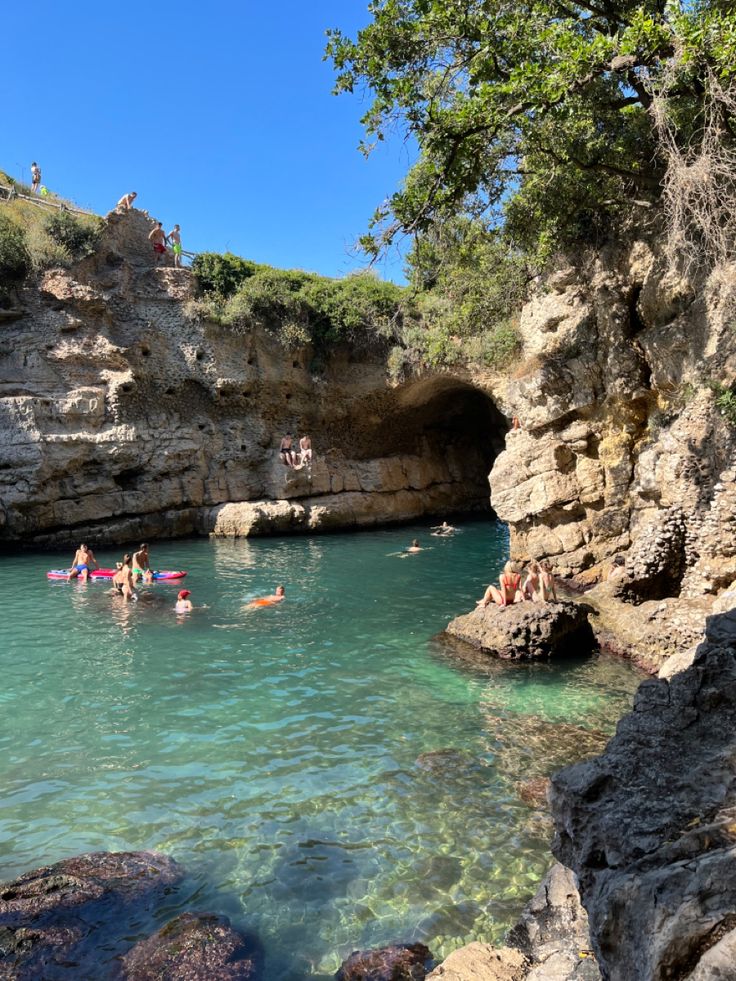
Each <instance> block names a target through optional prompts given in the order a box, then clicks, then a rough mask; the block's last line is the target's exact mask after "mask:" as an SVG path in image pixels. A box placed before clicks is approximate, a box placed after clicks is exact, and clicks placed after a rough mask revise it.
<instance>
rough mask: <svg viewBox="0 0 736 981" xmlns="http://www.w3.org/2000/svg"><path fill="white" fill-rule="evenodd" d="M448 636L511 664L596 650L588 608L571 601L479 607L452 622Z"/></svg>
mask: <svg viewBox="0 0 736 981" xmlns="http://www.w3.org/2000/svg"><path fill="white" fill-rule="evenodd" d="M447 633H448V634H450V635H451V636H452V637H458V638H459V639H460V640H464V641H466V642H467V643H468V644H472V645H473V647H476V648H479V649H480V650H483V651H486V652H487V653H488V654H492V655H494V656H495V657H500V658H503V659H505V660H511V661H520V660H533V659H538V658H550V657H556V656H559V655H565V654H567V655H569V654H588V653H590V651H592V650H593V649H594V647H595V639H594V637H593V631H592V629H591V627H590V624H589V623H588V618H587V615H586V611H585V607H584V606H582V605H580V604H579V603H570V602H561V603H517V604H515V605H514V606H507V607H500V606H495V605H491V606H486V607H477V608H476V609H475V610H473V612H472V613H466V614H465V615H464V616H460V617H456V618H455V619H454V620H451V621H450V623H449V624H448V625H447Z"/></svg>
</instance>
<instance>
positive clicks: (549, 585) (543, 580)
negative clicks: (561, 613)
mask: <svg viewBox="0 0 736 981" xmlns="http://www.w3.org/2000/svg"><path fill="white" fill-rule="evenodd" d="M539 566H540V568H541V573H540V576H539V598H540V599H541V601H542V602H543V603H549V601H550V600H554V601H555V602H557V588H556V586H555V577H554V576H553V575H552V568H551V566H550V564H549V562H548V561H547V560H546V559H545V560H544V562H540V563H539Z"/></svg>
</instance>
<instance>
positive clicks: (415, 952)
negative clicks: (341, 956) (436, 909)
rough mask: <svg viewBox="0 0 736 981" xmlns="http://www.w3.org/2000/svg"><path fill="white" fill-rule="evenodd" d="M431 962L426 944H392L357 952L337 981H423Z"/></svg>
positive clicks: (339, 973) (342, 970) (337, 975)
mask: <svg viewBox="0 0 736 981" xmlns="http://www.w3.org/2000/svg"><path fill="white" fill-rule="evenodd" d="M431 962H432V954H431V953H430V951H429V950H428V948H427V947H425V946H424V944H392V945H390V946H388V947H381V948H380V949H378V950H365V951H360V950H357V951H355V952H354V953H352V954H351V955H350V957H348V958H347V960H345V961H344V962H343V964H342V967H341V968H340V970H339V971H338V972H337V974H336V975H335V981H423V979H424V978H425V977H426V976H427V971H428V969H429V966H430V965H431Z"/></svg>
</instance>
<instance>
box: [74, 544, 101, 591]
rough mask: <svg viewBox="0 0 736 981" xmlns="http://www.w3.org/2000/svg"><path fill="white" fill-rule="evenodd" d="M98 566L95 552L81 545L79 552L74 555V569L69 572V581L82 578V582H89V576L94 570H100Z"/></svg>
mask: <svg viewBox="0 0 736 981" xmlns="http://www.w3.org/2000/svg"><path fill="white" fill-rule="evenodd" d="M99 568H100V567H99V565H98V564H97V559H96V558H95V555H94V552H93V551H92V549H91V548H87V546H86V545H80V546H79V548H78V549H77V551H76V552H75V553H74V561H73V562H72V567H71V569H70V570H69V577H68V579H69V581H70V582H71V580H72V579H76V578H77V576H80V577H81V579H82V582H87V580H88V579H89V574H90V572H92V570H93V569H99Z"/></svg>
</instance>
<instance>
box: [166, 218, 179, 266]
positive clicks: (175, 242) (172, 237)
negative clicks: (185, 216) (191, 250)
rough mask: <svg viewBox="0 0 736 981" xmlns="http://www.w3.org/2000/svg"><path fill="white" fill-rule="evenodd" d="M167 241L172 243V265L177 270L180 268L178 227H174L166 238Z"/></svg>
mask: <svg viewBox="0 0 736 981" xmlns="http://www.w3.org/2000/svg"><path fill="white" fill-rule="evenodd" d="M167 238H168V240H169V241H170V242H171V243H172V246H171V248H172V250H173V252H174V265H175V266H176V268H177V269H178V268H179V267H180V266H181V253H182V248H181V228H179V226H178V225H174V227H173V228H172V229H171V231H170V232H169V234H168V236H167Z"/></svg>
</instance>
